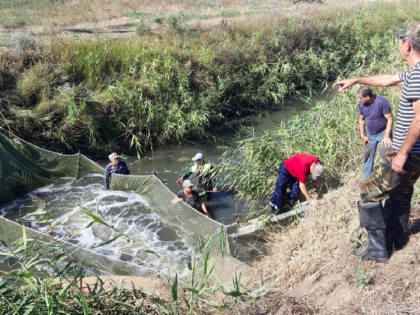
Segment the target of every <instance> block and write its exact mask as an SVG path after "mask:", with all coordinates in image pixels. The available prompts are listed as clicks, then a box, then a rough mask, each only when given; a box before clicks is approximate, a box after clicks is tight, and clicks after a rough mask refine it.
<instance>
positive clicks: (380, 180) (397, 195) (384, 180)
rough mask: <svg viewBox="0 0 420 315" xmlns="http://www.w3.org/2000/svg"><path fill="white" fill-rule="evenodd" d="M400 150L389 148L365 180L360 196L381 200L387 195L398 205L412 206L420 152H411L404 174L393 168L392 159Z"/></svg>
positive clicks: (363, 198)
mask: <svg viewBox="0 0 420 315" xmlns="http://www.w3.org/2000/svg"><path fill="white" fill-rule="evenodd" d="M397 153H398V151H396V150H393V149H387V150H386V152H385V154H384V155H383V156H382V158H381V159H380V160H379V165H378V167H376V169H375V171H374V172H373V174H372V175H371V176H370V177H369V178H368V179H366V180H364V181H363V183H362V185H361V187H360V197H361V198H362V201H364V202H372V201H381V200H383V199H385V198H386V197H389V198H390V200H391V201H392V202H393V203H394V204H397V205H401V206H410V203H411V197H412V196H413V189H414V188H413V186H414V184H415V182H416V180H417V179H418V178H419V176H420V154H409V156H408V158H407V161H406V162H405V164H404V171H405V173H404V174H398V173H396V172H394V171H393V170H392V169H391V166H392V159H393V158H394V157H395V156H396V155H397Z"/></svg>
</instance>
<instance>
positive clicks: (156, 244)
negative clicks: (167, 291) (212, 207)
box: [0, 174, 191, 273]
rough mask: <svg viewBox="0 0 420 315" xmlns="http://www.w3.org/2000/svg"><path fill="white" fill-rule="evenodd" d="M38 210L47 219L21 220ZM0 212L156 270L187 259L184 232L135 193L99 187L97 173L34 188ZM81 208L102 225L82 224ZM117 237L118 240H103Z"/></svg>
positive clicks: (100, 179)
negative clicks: (168, 221)
mask: <svg viewBox="0 0 420 315" xmlns="http://www.w3.org/2000/svg"><path fill="white" fill-rule="evenodd" d="M40 208H42V209H44V210H46V211H47V212H48V214H49V215H50V216H51V217H52V218H53V221H52V222H49V223H44V222H39V221H37V220H39V219H40V218H41V217H42V216H43V215H31V216H27V217H25V218H23V217H24V216H25V215H26V214H28V213H33V212H34V211H36V210H39V209H40ZM0 211H1V214H2V215H3V216H6V217H8V218H9V219H13V220H20V221H22V222H24V223H25V224H26V225H27V226H30V227H31V228H34V229H37V230H39V231H42V232H47V231H48V229H50V227H51V226H53V225H56V227H55V228H54V229H53V230H52V232H51V231H48V232H49V233H51V234H52V235H53V236H54V237H56V238H60V239H64V240H67V241H70V242H72V243H75V244H77V245H79V246H82V247H85V248H89V249H92V250H95V251H97V252H100V253H102V254H105V255H107V256H111V257H114V258H118V259H122V260H127V261H130V262H133V263H136V264H139V265H144V266H145V267H148V268H150V267H151V268H153V269H156V270H161V271H166V270H167V269H168V264H172V263H175V262H176V263H181V262H185V261H186V260H188V259H189V258H190V257H191V249H189V248H188V247H187V245H186V242H185V238H186V236H187V234H186V233H187V232H186V231H184V230H182V229H179V228H178V229H177V228H176V227H171V226H169V225H168V224H167V223H166V222H165V221H164V220H162V218H160V217H159V216H158V215H156V214H155V213H154V212H153V211H152V209H150V207H149V205H148V203H147V201H146V199H145V198H143V197H142V196H140V195H138V194H137V193H135V192H130V191H126V192H125V191H109V190H104V188H103V176H101V175H98V174H92V175H88V176H85V177H84V178H82V179H79V180H72V179H65V180H63V181H62V182H60V183H59V184H52V185H48V186H45V187H43V188H40V189H37V190H35V191H33V192H32V193H30V194H26V195H24V196H22V197H21V198H18V199H16V200H15V201H13V202H11V203H9V204H7V205H4V206H3V207H2V208H0ZM85 212H88V213H91V214H93V215H95V216H96V217H99V218H100V219H101V220H103V222H104V223H105V224H101V223H98V222H95V223H94V224H93V225H92V226H90V227H88V228H84V227H85V226H86V224H87V223H88V222H90V221H92V220H94V218H92V216H89V215H88V214H86V213H85ZM119 235H121V236H120V237H119V238H118V239H117V240H115V241H113V242H111V243H108V244H104V243H105V242H107V241H109V240H111V239H113V238H115V237H117V236H119ZM182 265H183V266H185V265H186V264H184V263H183V264H182ZM178 269H179V268H178ZM181 269H182V268H181ZM178 271H179V272H181V273H182V272H183V270H178Z"/></svg>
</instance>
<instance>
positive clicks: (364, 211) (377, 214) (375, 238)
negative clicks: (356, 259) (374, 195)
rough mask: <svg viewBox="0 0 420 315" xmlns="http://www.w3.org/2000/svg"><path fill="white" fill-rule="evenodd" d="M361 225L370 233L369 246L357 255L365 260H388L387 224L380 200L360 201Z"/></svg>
mask: <svg viewBox="0 0 420 315" xmlns="http://www.w3.org/2000/svg"><path fill="white" fill-rule="evenodd" d="M357 207H358V209H359V219H360V227H364V228H365V229H366V231H367V234H368V246H367V248H366V249H365V250H364V251H363V252H360V253H356V255H358V256H360V257H361V258H362V259H363V260H374V261H376V262H386V261H387V260H388V258H389V251H388V247H389V246H387V237H386V226H385V221H384V218H383V214H382V203H380V202H365V203H363V202H358V203H357Z"/></svg>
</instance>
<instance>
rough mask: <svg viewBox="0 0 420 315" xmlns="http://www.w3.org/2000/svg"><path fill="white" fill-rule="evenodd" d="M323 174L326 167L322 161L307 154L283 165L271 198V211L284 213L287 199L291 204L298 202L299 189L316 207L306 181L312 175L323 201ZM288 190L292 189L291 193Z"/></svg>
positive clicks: (298, 155)
mask: <svg viewBox="0 0 420 315" xmlns="http://www.w3.org/2000/svg"><path fill="white" fill-rule="evenodd" d="M323 173H324V167H323V166H322V164H321V161H320V160H319V159H318V158H317V157H316V156H313V155H309V154H306V153H301V154H297V155H294V156H292V157H290V158H288V159H287V160H286V161H284V163H281V164H280V166H279V170H278V174H277V182H276V188H275V190H274V193H273V195H272V196H271V198H270V203H269V206H270V209H271V211H272V212H273V213H277V212H279V211H280V212H282V211H283V208H284V203H285V199H287V201H289V202H290V203H294V202H296V201H297V200H298V198H299V189H300V191H302V193H303V195H304V196H305V197H306V200H308V201H309V203H310V204H311V205H314V204H315V200H313V199H312V198H311V196H310V195H309V193H308V190H307V189H306V179H307V177H308V176H309V175H310V174H312V179H313V180H315V181H316V185H317V190H318V199H321V198H322V194H321V186H322V174H323ZM287 189H290V192H289V193H287Z"/></svg>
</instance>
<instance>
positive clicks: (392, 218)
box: [384, 198, 411, 251]
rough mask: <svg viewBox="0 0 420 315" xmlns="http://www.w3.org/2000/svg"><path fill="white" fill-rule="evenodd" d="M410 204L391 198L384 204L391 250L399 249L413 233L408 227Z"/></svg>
mask: <svg viewBox="0 0 420 315" xmlns="http://www.w3.org/2000/svg"><path fill="white" fill-rule="evenodd" d="M409 218H410V206H401V205H397V204H395V203H393V202H392V201H391V200H390V199H389V198H388V199H387V200H386V201H385V205H384V220H385V225H386V227H387V237H388V242H387V243H388V246H390V248H388V249H389V250H390V251H393V250H399V249H401V248H403V247H404V246H405V245H406V244H407V243H408V239H409V236H410V234H411V232H410V230H409V228H408V219H409Z"/></svg>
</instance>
